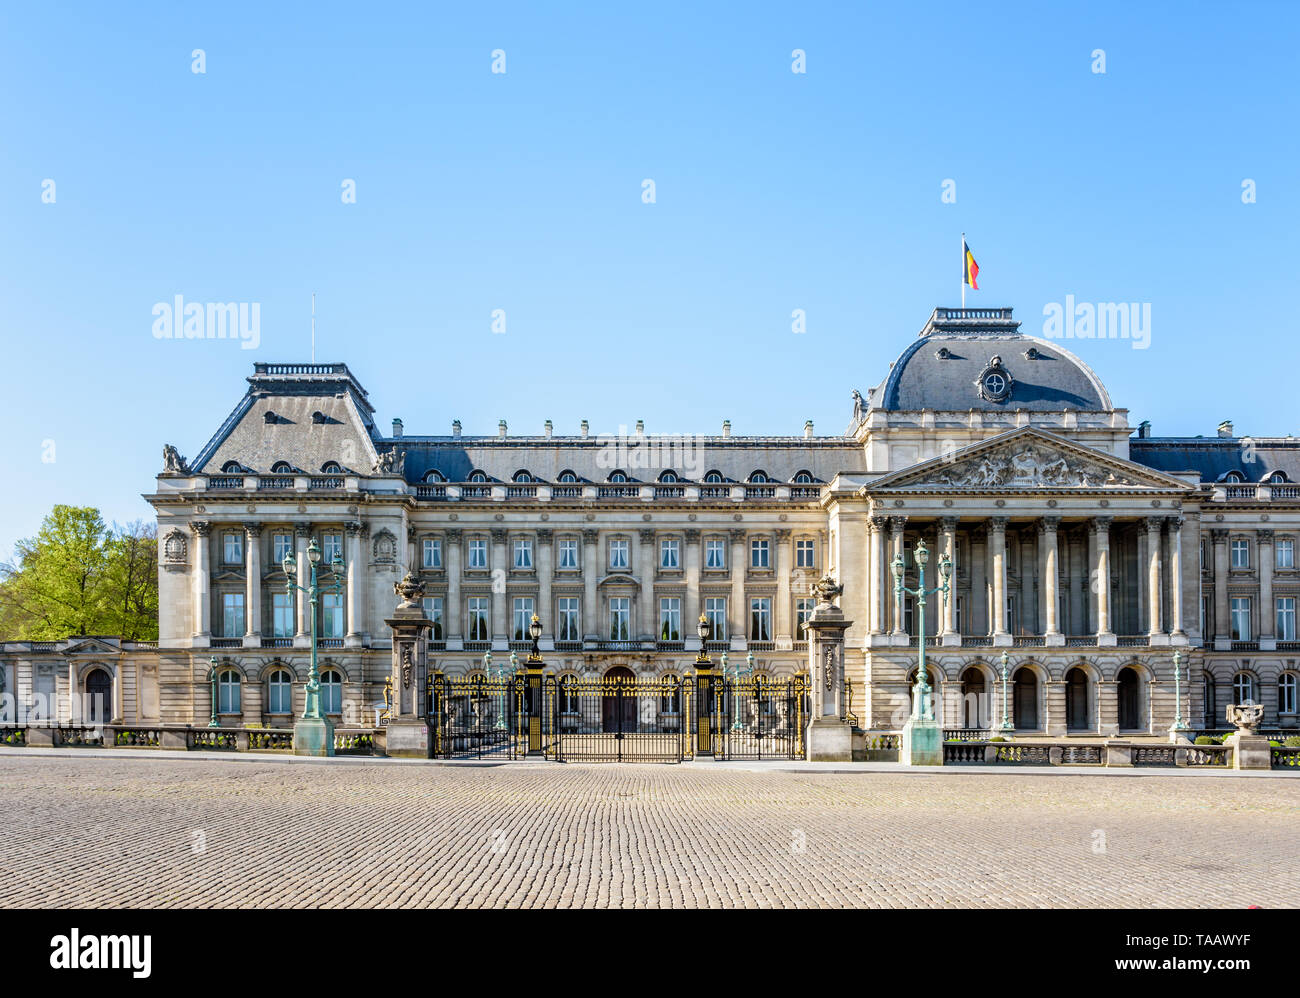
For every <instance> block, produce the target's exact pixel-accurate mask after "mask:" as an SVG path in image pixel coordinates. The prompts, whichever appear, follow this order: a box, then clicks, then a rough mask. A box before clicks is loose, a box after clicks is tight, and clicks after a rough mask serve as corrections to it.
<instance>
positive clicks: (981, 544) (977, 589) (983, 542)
mask: <svg viewBox="0 0 1300 998" xmlns="http://www.w3.org/2000/svg"><path fill="white" fill-rule="evenodd" d="M988 546H989V539H988V525H987V524H984V525H982V526H979V527H976V528H975V529H974V530H973V531H971V538H970V602H971V605H970V608H969V610H968V611H967V615H968V616H969V617H970V619H969V620H968V621H966V623H965V624H964V625H963V626H964V627H965V628H966V633H967V634H975V635H979V634H981V633H983V634H992V633H993V619H992V617H991V616H990V615H989V596H988V590H989V582H988ZM976 621H978V624H977V623H976Z"/></svg>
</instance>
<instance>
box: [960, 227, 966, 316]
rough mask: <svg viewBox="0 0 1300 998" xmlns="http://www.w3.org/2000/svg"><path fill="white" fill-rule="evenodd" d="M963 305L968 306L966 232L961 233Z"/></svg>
mask: <svg viewBox="0 0 1300 998" xmlns="http://www.w3.org/2000/svg"><path fill="white" fill-rule="evenodd" d="M961 307H962V308H963V309H965V308H966V233H964V232H963V233H962V234H961Z"/></svg>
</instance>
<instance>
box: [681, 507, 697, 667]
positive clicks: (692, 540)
mask: <svg viewBox="0 0 1300 998" xmlns="http://www.w3.org/2000/svg"><path fill="white" fill-rule="evenodd" d="M685 540H686V550H685V551H683V552H682V557H683V559H685V566H686V599H685V602H684V605H683V607H682V638H683V639H684V640H685V642H686V650H687V651H699V650H700V636H699V635H698V634H696V633H695V628H696V625H697V624H698V623H699V619H700V532H699V530H698V529H697V528H695V527H691V528H689V529H687V530H686V531H685Z"/></svg>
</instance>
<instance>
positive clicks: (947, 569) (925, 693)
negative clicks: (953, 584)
mask: <svg viewBox="0 0 1300 998" xmlns="http://www.w3.org/2000/svg"><path fill="white" fill-rule="evenodd" d="M929 561H930V552H929V549H927V548H926V546H925V541H924V540H922V541H918V542H917V545H916V569H917V587H916V588H915V589H908V588H907V587H906V586H904V585H903V574H904V573H905V572H906V571H907V565H906V563H905V562H904V561H903V555H902V553H901V552H900V553H899V554H898V555H896V556H895V557H894V562H893V566H892V567H893V572H894V597H895V599H897V600H898V601H899V602H900V604H901V602H902V599H903V594H904V593H907V594H909V595H912V596H915V597H916V610H915V618H916V620H917V649H918V654H917V668H916V686H915V687H913V689H912V719H913V720H916V721H933V720H934V707H933V705H932V704H931V702H930V679H929V676H928V675H927V672H928V671H929V670H927V669H926V666H925V598H926V596H928V595H930V594H931V593H940V594H942V595H943V601H944V603H945V604H946V603H947V602H948V591H949V586H948V580H949V579H950V578H951V577H952V562H951V561H949V560H948V556H947V555H946V554H945V555H943V556H942V557H941V558H940V559H939V577H940V578H941V579H942V580H943V584H942V585H939V586H936V587H935V588H934V589H926V588H925V566H926V565H927V564H928V563H929Z"/></svg>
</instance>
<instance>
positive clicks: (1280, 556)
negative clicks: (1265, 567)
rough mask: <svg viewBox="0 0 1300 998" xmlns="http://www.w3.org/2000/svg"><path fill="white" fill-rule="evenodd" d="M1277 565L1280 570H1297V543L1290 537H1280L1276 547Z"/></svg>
mask: <svg viewBox="0 0 1300 998" xmlns="http://www.w3.org/2000/svg"><path fill="white" fill-rule="evenodd" d="M1276 551H1277V554H1276V564H1277V567H1278V568H1295V541H1294V540H1292V539H1291V538H1290V537H1279V538H1278V539H1277V545H1276Z"/></svg>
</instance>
